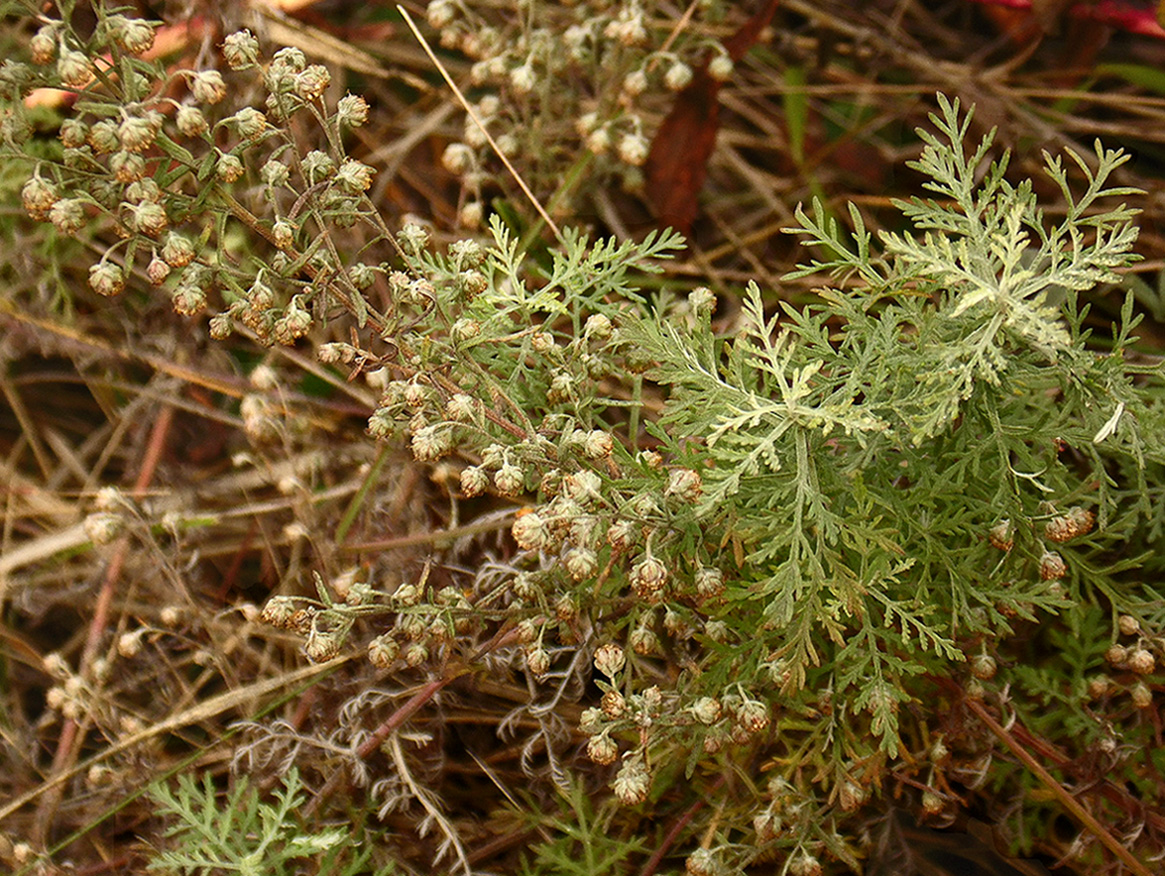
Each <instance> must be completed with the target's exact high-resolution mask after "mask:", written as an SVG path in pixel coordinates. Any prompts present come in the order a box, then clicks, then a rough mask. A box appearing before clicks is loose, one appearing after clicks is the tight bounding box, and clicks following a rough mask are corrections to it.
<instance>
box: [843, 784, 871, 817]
mask: <svg viewBox="0 0 1165 876" xmlns="http://www.w3.org/2000/svg"><path fill="white" fill-rule="evenodd" d="M869 796H870V792H869V791H868V790H867V789H866V788H863V787H862V786H861V785H859V784H858V783H857V782H855V781H853V780H852V779H846V780H845V781H843V782H842V783H841V786H840V787H839V788H838V789H837V802H838V805H839V806H841V808H842V811H843V812H853V811H855V810H857V809H860V808H861V807H862V805H863V804H865V802H866V800H868V799H869Z"/></svg>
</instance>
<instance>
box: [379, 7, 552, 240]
mask: <svg viewBox="0 0 1165 876" xmlns="http://www.w3.org/2000/svg"><path fill="white" fill-rule="evenodd" d="M396 8H397V11H398V12H399V13H400V14H401V15H402V16H403V17H404V20H405V24H407V25H408V26H409V30H411V31H412V32H413V36H415V37H416V38H417V42H419V43H420V44H421V48H423V49H424V50H425V54H426V55H428V56H429V60H430V61H432V62H433V66H434V67H436V68H437V70H438V72H440V74H441V76H442V78H443V79H444V80H445V82H446V83H447V84H448V85H449V87H450V88H452V89H453V93H454V94H455V95H457V102H458V103H460V104H461V106H462V107H463V108H464V109H465V112H466V113H467V114H468V115H469V117H470V118H471V119H473V123H474V124H475V125H477V127H478V128H480V129H481V133H482V134H483V135H484V136H485V139H486V142H487V143H489V146H490V148H491V149H492V150H493V151H494V154H495V155H497V157H498V158H500V159H501V162H502V164H504V165H505V166H506V170H507V171H509V173H510V176H512V177H513V178H514V182H516V183H517V184H518V188H520V189H521V190H522V193H523V194H524V195H525V196H526V197H527V198H529V199H530V203H531V204H533V205H534V209H535V210H537V211H538V215H539V216H541V217H542V221H543V222H545V223H546V227H548V228H549V229H550V230H551V231H553V232H554V236H555V237H556V238H557V239H558V242H559V243H562V244H565V241H564V240H563V237H562V231H560V230H559V228H558V225H557V224H555V222H554V220H553V219H551V218H550V214H549V213H547V212H546V209H545V208H544V207H543V206H542V204H541V202H539V200H538V198H536V197H535V196H534V193H533V192H532V191H530V187H529V186H528V185H526V181H525V180H524V179H522V175H521V174H520V173H518V171H517V169H516V168H515V167H514V165H512V164H510V159H508V158H507V157H506V154H505V153H504V152H502V150H501V149H499V148H498V144H497V143H496V142H494V138H493V135H492V134H490V132H489V131H488V130H486V127H485V123H484V122H482V120H481V118H480V117H479V116H478V115H477V113H476V112H474V109H473V107H472V106H470V105H469V101H468V100H466V99H465V95H464V94H462V93H461V89H460V88H458V87H457V83H456V82H454V81H453V77H452V76H450V75H449V71H448V70H446V69H445V65H444V64H442V63H441V61H440V60H439V59H438V58H437V56H436V54H434V52H433V49H432V48H431V47H430V46H429V42H428V40H426V39H425V37H424V36H423V35H422V34H421V32H420V30H419V29H418V28H417V25H416V23H414V22H413V17H412V16H411V15H409V13H408V10H406V9H405V8H404V7H403V6H399V5H398V6H397V7H396Z"/></svg>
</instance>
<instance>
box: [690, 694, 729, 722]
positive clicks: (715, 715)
mask: <svg viewBox="0 0 1165 876" xmlns="http://www.w3.org/2000/svg"><path fill="white" fill-rule="evenodd" d="M691 711H692V717H693V718H695V719H696V720H697V721H699V722H700V723H701V724H705V725H711V724H715V723H716V722H717V721H719V720H720V715H721V714H722V713H723V709H722V708H721V706H720V701H719V700H718V699H716V698H715V697H700V698H699V699H698V700H696V701H695V702H694V703H692V707H691Z"/></svg>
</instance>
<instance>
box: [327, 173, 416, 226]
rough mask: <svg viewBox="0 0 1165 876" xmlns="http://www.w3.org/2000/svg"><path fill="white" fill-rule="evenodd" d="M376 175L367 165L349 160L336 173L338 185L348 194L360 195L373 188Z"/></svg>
mask: <svg viewBox="0 0 1165 876" xmlns="http://www.w3.org/2000/svg"><path fill="white" fill-rule="evenodd" d="M375 173H376V171H375V170H374V169H373V168H371V167H369V166H368V165H367V164H362V163H361V162H359V161H356V160H355V159H352V158H349V159H346V160H345V161H344V163H343V164H341V165H340V167H339V169H338V170H337V171H336V183H337V185H339V187H340V188H341V189H342V190H343V191H345V192H347V193H348V194H350V195H359V194H362V193H364V192H366V191H368V189H369V188H370V187H371V186H372V177H373V175H374V174H375ZM406 227H407V226H406Z"/></svg>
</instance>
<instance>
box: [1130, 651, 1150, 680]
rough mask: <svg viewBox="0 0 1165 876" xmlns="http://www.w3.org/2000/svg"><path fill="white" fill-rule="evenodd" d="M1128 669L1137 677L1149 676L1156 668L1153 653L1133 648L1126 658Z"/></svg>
mask: <svg viewBox="0 0 1165 876" xmlns="http://www.w3.org/2000/svg"><path fill="white" fill-rule="evenodd" d="M1128 664H1129V669H1131V670H1132V671H1133V672H1135V673H1137V675H1149V674H1150V673H1152V672H1153V670H1154V669H1156V668H1157V661H1156V659H1155V658H1154V657H1153V652H1151V651H1149V650H1148V649H1146V648H1134V649H1133V650H1132V651H1130V652H1129V656H1128Z"/></svg>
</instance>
